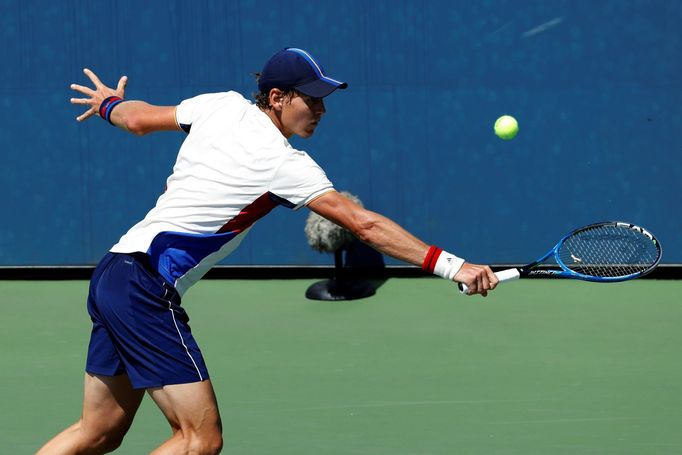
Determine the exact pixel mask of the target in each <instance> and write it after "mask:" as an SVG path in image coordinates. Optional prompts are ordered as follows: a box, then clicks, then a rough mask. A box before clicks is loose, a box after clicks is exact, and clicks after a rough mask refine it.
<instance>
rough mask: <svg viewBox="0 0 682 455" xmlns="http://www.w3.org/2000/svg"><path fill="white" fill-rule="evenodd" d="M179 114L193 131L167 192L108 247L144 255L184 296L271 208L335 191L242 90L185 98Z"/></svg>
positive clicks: (292, 205) (297, 204)
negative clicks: (117, 240) (149, 258)
mask: <svg viewBox="0 0 682 455" xmlns="http://www.w3.org/2000/svg"><path fill="white" fill-rule="evenodd" d="M176 119H177V122H178V124H179V125H180V127H181V128H182V129H183V130H185V131H186V132H188V135H187V138H186V139H185V141H184V142H183V144H182V147H181V148H180V151H179V153H178V157H177V161H176V163H175V166H174V167H173V173H172V175H171V176H170V177H169V178H168V180H167V183H166V186H167V189H166V192H165V193H164V194H163V195H161V197H159V199H158V200H157V202H156V206H155V207H154V208H153V209H152V210H151V211H150V212H149V213H148V214H147V216H146V217H145V218H144V219H143V220H142V221H140V222H139V223H137V224H136V225H135V226H133V227H132V228H131V229H130V230H129V231H128V232H127V233H126V234H125V235H124V236H123V237H122V238H121V240H120V241H119V242H118V243H117V244H116V245H114V246H113V247H112V248H111V251H112V252H114V253H133V252H144V253H147V254H148V255H149V256H150V257H151V261H152V264H153V265H154V266H155V267H157V269H158V271H159V273H160V274H161V275H162V276H163V277H164V278H165V279H166V280H168V282H170V283H174V285H175V288H176V289H177V290H178V292H179V293H180V294H181V295H182V294H184V292H185V291H186V290H187V289H188V288H189V287H190V286H192V285H193V284H194V283H196V282H197V281H198V280H199V279H200V278H201V277H202V276H204V274H206V272H207V271H208V270H209V269H210V268H211V267H212V266H213V265H215V264H216V263H217V262H218V261H220V260H221V259H223V258H224V257H225V256H227V255H228V254H230V253H231V252H232V251H234V249H235V248H236V247H237V246H238V245H239V243H240V242H241V241H242V240H243V238H244V236H245V235H246V234H247V232H248V231H249V229H250V228H251V226H252V225H253V223H255V222H256V221H257V220H258V219H259V218H261V217H263V216H265V215H266V214H267V213H269V212H270V211H271V210H272V209H273V208H275V207H276V206H278V205H283V206H285V207H288V208H293V209H299V208H300V207H302V206H304V205H305V204H307V203H308V202H310V201H312V200H313V199H314V198H316V197H318V196H320V195H322V194H324V193H326V192H328V191H331V190H333V189H334V188H333V185H332V183H331V182H330V181H329V179H328V178H327V176H326V175H325V173H324V171H323V170H322V169H321V168H320V167H319V166H318V165H317V163H315V161H314V160H313V159H312V158H310V156H308V154H307V153H305V152H302V151H300V150H296V149H294V148H293V147H292V146H291V145H290V144H289V142H288V141H287V139H286V138H285V137H284V136H282V133H281V132H280V131H279V130H278V129H277V127H275V125H274V124H273V123H272V121H271V120H270V118H269V117H268V116H267V115H266V114H265V113H263V112H262V111H261V110H260V109H259V108H258V107H257V106H255V105H254V104H252V103H250V102H249V101H247V100H246V99H244V97H242V96H241V95H240V94H239V93H236V92H225V93H212V94H205V95H199V96H197V97H195V98H190V99H187V100H185V101H183V102H182V103H180V105H178V107H177V110H176Z"/></svg>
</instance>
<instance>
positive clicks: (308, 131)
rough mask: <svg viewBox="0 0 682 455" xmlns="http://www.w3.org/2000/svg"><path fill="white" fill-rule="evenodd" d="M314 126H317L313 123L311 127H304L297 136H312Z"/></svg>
mask: <svg viewBox="0 0 682 455" xmlns="http://www.w3.org/2000/svg"><path fill="white" fill-rule="evenodd" d="M316 127H317V125H313V126H311V127H308V128H306V129H304V130H303V131H301V133H300V134H299V136H301V137H302V138H308V137H310V136H312V135H313V134H315V128H316Z"/></svg>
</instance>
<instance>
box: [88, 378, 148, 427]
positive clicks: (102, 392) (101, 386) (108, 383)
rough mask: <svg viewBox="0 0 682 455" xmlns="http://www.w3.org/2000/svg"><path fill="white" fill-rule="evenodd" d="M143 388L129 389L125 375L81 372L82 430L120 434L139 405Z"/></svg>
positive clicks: (128, 425)
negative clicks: (83, 381) (82, 392)
mask: <svg viewBox="0 0 682 455" xmlns="http://www.w3.org/2000/svg"><path fill="white" fill-rule="evenodd" d="M143 396H144V390H136V389H133V387H132V385H131V384H130V380H129V379H128V376H127V375H125V374H122V375H119V376H100V375H94V374H90V373H86V375H85V390H84V395H83V416H82V418H81V427H82V430H84V431H86V432H87V433H91V434H95V435H114V436H116V435H118V436H121V437H122V436H123V435H124V434H125V433H126V432H127V431H128V429H129V428H130V425H131V423H132V422H133V418H134V417H135V413H136V412H137V409H138V408H139V407H140V403H141V402H142V398H143Z"/></svg>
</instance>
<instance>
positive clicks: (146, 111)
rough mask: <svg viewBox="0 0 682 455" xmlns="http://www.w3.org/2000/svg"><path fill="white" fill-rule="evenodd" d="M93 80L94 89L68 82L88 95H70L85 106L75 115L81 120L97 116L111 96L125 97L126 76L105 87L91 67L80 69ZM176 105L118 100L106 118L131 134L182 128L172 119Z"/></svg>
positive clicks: (76, 102) (77, 102)
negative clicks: (75, 96)
mask: <svg viewBox="0 0 682 455" xmlns="http://www.w3.org/2000/svg"><path fill="white" fill-rule="evenodd" d="M83 72H84V73H85V75H86V76H88V78H89V79H90V80H91V81H92V83H93V85H94V86H95V87H94V89H93V88H89V87H85V86H82V85H78V84H71V89H73V90H75V91H77V92H80V93H82V94H83V95H85V96H87V97H88V98H71V103H72V104H80V105H83V106H86V107H88V110H86V111H85V112H84V113H82V114H81V115H79V116H78V117H76V120H78V121H79V122H82V121H84V120H87V119H88V118H90V117H92V116H93V115H95V116H100V113H99V109H100V107H101V106H102V103H103V102H104V101H105V100H106V99H107V98H110V97H118V98H121V99H125V97H124V95H125V88H126V84H127V83H128V78H127V77H126V76H123V77H121V79H119V81H118V85H117V86H116V88H115V89H113V88H110V87H107V86H106V85H104V84H103V83H102V81H101V80H100V79H99V78H98V77H97V75H96V74H95V73H93V72H92V71H91V70H89V69H87V68H85V69H84V70H83ZM175 109H176V106H155V105H152V104H149V103H146V102H144V101H126V102H125V103H123V102H121V103H119V104H117V105H116V106H115V109H111V111H110V116H109V120H110V121H111V123H112V124H114V125H115V126H118V127H119V128H122V129H124V130H126V131H128V132H130V133H133V134H137V135H140V136H141V135H143V134H147V133H152V132H154V131H181V128H180V126H179V125H178V122H177V121H176V119H175Z"/></svg>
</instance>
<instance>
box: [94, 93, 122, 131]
mask: <svg viewBox="0 0 682 455" xmlns="http://www.w3.org/2000/svg"><path fill="white" fill-rule="evenodd" d="M123 101H124V100H123V98H121V97H120V96H110V97H109V98H105V99H104V101H102V104H100V105H99V116H100V117H102V119H103V120H106V121H107V122H109V123H111V124H112V125H113V124H114V123H113V122H112V121H111V111H113V110H114V108H115V107H116V106H118V105H119V104H121V103H122V102H123Z"/></svg>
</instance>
